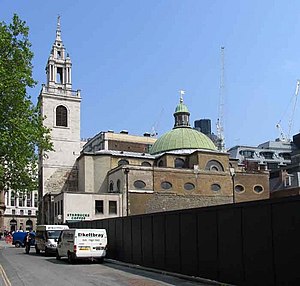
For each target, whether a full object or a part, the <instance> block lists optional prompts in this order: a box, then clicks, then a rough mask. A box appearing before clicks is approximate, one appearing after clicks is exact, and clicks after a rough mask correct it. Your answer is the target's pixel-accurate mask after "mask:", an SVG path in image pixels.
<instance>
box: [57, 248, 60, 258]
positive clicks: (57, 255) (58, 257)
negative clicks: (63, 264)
mask: <svg viewBox="0 0 300 286" xmlns="http://www.w3.org/2000/svg"><path fill="white" fill-rule="evenodd" d="M56 260H60V256H59V254H58V251H57V250H56Z"/></svg>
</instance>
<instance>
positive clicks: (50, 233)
mask: <svg viewBox="0 0 300 286" xmlns="http://www.w3.org/2000/svg"><path fill="white" fill-rule="evenodd" d="M60 233H61V230H48V231H47V236H48V238H50V239H55V238H58V237H59V235H60Z"/></svg>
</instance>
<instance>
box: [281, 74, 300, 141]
mask: <svg viewBox="0 0 300 286" xmlns="http://www.w3.org/2000/svg"><path fill="white" fill-rule="evenodd" d="M299 88H300V80H299V79H298V80H297V83H296V90H295V93H294V95H293V96H292V98H291V101H290V103H292V110H291V117H290V119H289V121H288V132H287V134H286V133H285V132H284V130H283V129H282V126H281V120H279V121H278V123H277V124H276V128H277V129H278V130H279V140H280V141H282V142H290V141H291V132H292V127H293V124H294V116H295V111H296V106H297V100H298V94H299Z"/></svg>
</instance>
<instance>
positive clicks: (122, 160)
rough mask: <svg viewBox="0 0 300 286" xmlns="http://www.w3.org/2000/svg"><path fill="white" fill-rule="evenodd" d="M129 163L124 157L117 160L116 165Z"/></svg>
mask: <svg viewBox="0 0 300 286" xmlns="http://www.w3.org/2000/svg"><path fill="white" fill-rule="evenodd" d="M128 164H129V162H128V161H127V160H125V159H121V160H119V162H118V165H119V166H121V165H128Z"/></svg>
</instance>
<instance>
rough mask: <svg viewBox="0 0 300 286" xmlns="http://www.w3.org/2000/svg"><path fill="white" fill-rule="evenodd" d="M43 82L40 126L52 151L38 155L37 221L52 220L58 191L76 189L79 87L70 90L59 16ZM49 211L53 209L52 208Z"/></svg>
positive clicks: (70, 75) (78, 148)
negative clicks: (46, 130)
mask: <svg viewBox="0 0 300 286" xmlns="http://www.w3.org/2000/svg"><path fill="white" fill-rule="evenodd" d="M46 75H47V81H46V84H43V85H42V89H41V92H40V95H39V103H40V111H41V114H42V116H43V117H44V118H45V119H44V121H43V124H44V126H46V127H48V128H50V129H51V141H52V143H53V147H54V151H51V152H46V153H44V154H40V158H39V201H40V202H41V204H40V206H39V212H40V214H43V215H41V217H40V221H39V222H40V223H52V222H51V221H48V220H47V217H51V216H50V215H51V213H50V212H51V208H52V207H51V200H52V197H53V195H55V194H58V193H61V192H74V191H75V192H76V191H77V189H78V188H77V185H78V184H77V182H78V180H77V174H78V172H77V165H76V159H77V157H78V156H79V153H80V103H81V96H80V90H76V91H74V90H72V62H71V59H70V57H69V55H68V54H67V53H66V49H65V47H64V44H63V41H62V39H61V25H60V17H58V19H57V28H56V37H55V41H54V43H53V45H52V49H51V52H50V56H49V58H48V61H47V65H46ZM52 211H53V210H52Z"/></svg>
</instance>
